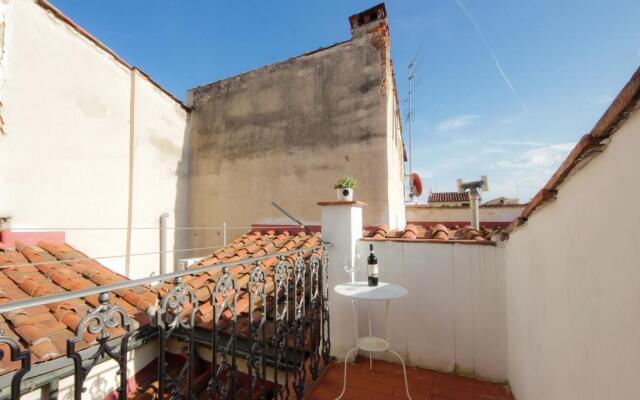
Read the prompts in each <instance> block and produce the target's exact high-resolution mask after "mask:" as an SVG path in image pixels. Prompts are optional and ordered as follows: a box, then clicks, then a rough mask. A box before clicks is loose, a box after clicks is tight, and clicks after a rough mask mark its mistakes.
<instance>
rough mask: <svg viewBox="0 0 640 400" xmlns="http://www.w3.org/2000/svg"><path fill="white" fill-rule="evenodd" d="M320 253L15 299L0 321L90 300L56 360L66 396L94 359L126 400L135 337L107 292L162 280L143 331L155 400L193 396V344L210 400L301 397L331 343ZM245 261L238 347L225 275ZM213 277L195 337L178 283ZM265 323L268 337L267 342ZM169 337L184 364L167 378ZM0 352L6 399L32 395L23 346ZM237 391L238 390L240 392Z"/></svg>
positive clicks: (186, 292)
mask: <svg viewBox="0 0 640 400" xmlns="http://www.w3.org/2000/svg"><path fill="white" fill-rule="evenodd" d="M330 245H331V244H330V243H324V244H322V245H320V246H314V247H306V248H303V249H300V250H295V251H289V252H283V253H275V254H274V253H272V254H267V255H264V256H260V257H253V258H247V259H243V260H239V261H235V262H228V263H220V264H215V265H210V266H204V267H198V268H192V269H189V270H187V271H178V272H173V273H169V274H165V275H161V276H153V277H147V278H141V279H134V280H129V281H124V282H118V283H115V284H110V285H104V286H100V287H92V288H88V289H83V290H79V291H74V292H66V293H60V294H55V295H49V296H43V297H38V298H32V299H28V300H24V301H15V302H11V303H7V304H1V305H0V313H2V314H4V313H8V312H12V311H18V310H21V309H25V308H28V307H34V306H38V305H45V304H50V303H55V302H60V301H65V300H71V299H75V298H81V297H86V296H90V295H96V294H98V295H99V296H98V300H99V306H98V307H96V308H94V309H93V310H91V311H90V312H89V313H88V314H87V315H86V316H84V317H83V318H82V319H81V321H80V323H79V324H78V326H77V328H76V330H75V337H73V338H70V339H68V341H67V352H66V357H67V358H69V359H71V360H72V365H73V376H74V398H75V399H76V400H79V399H81V398H82V393H83V392H84V391H85V381H86V380H87V378H88V377H89V374H90V372H91V370H92V369H93V368H94V367H95V366H96V365H97V364H98V363H99V362H101V361H102V360H106V359H111V360H113V361H115V362H116V363H117V364H118V368H119V369H118V371H117V375H118V377H119V383H118V387H117V396H118V398H119V399H121V400H123V399H126V398H127V396H128V395H130V394H131V393H128V392H127V390H128V389H127V382H128V379H127V378H128V377H127V356H128V351H129V350H130V348H129V339H130V338H131V337H132V335H133V334H134V333H136V332H135V328H134V325H135V324H134V321H133V319H132V318H131V316H129V315H128V314H127V312H126V311H125V310H124V309H123V308H122V307H121V306H119V305H117V303H115V302H112V301H111V299H110V296H111V294H110V293H111V292H112V291H116V290H119V289H124V288H127V287H132V286H137V285H141V284H150V283H157V282H158V281H161V282H162V281H164V282H170V281H172V282H173V284H174V285H173V287H172V288H171V290H169V291H168V292H166V293H165V294H164V295H163V296H162V297H161V298H159V299H158V303H157V309H156V311H155V315H154V316H153V322H152V324H151V327H150V328H149V327H148V328H145V329H146V331H147V332H151V334H152V335H156V336H157V337H158V343H159V348H158V369H157V379H158V391H157V394H158V398H159V399H165V398H171V399H189V400H190V399H193V398H195V396H196V394H197V393H194V392H193V384H194V366H195V357H196V345H205V346H210V348H211V354H212V355H211V359H210V360H207V361H209V362H210V363H211V365H210V374H211V379H210V381H209V385H208V388H207V390H208V392H209V394H210V395H211V397H212V398H215V399H234V398H235V396H236V393H237V392H238V390H239V389H243V390H244V393H247V394H248V398H249V399H287V398H289V397H293V395H295V397H296V398H297V399H301V398H302V396H303V395H304V391H305V388H306V387H307V386H308V385H309V384H310V383H312V382H313V381H315V380H316V379H317V378H318V376H319V373H320V371H321V368H322V367H324V366H326V365H327V364H328V362H329V354H330V347H331V341H330V336H329V335H330V327H329V304H328V302H329V298H328V296H329V290H328V287H327V280H328V271H327V269H328V268H327V266H328V257H327V251H326V250H327V246H330ZM274 256H277V257H278V262H277V264H276V265H275V268H273V269H272V270H269V271H267V270H265V269H264V268H263V267H261V261H263V260H265V259H269V258H273V257H274ZM71 261H72V260H71ZM249 263H250V264H251V271H250V275H249V279H248V282H247V283H246V286H245V287H244V288H243V289H244V290H246V293H248V297H249V313H248V335H247V337H246V338H245V339H243V340H240V339H239V335H238V326H237V322H238V310H237V309H236V306H237V299H238V293H239V291H240V287H239V286H238V282H237V280H236V279H235V278H234V276H233V275H232V274H231V273H230V271H229V269H230V268H231V267H233V266H237V265H247V264H249ZM215 269H221V270H222V273H221V275H220V276H219V277H218V279H217V281H216V282H215V288H214V290H212V293H211V298H210V299H211V302H212V305H213V321H212V327H211V331H210V333H204V332H202V331H200V332H199V334H198V335H197V337H196V334H195V333H196V330H197V327H196V321H195V316H196V310H197V309H198V306H199V301H198V298H197V297H196V295H195V293H194V291H193V289H192V288H191V287H190V286H189V285H188V284H187V283H185V282H184V281H183V279H182V277H183V276H185V275H192V274H198V273H202V272H206V271H211V270H215ZM290 306H291V308H290ZM223 316H224V318H223ZM269 317H271V318H270V319H271V320H272V321H273V332H272V334H271V337H269V336H268V335H267V320H268V319H269ZM87 338H91V340H90V342H91V343H90V344H91V346H90V347H89V348H88V349H87V348H84V349H79V348H78V347H79V346H78V344H79V343H81V342H83V341H85V344H86V341H87V340H88V339H87ZM172 338H176V339H178V340H181V341H182V342H183V343H184V346H183V347H184V349H185V352H184V356H185V359H186V362H185V363H184V364H183V365H182V366H181V367H180V368H179V370H178V372H177V373H174V374H171V373H170V372H169V371H168V370H167V368H165V366H166V362H167V361H166V357H167V354H168V343H169V341H170V340H171V339H172ZM241 341H242V343H240V342H241ZM0 344H5V346H4V348H7V347H8V349H9V350H10V351H8V352H6V353H5V352H3V351H2V347H0V360H4V358H5V357H9V358H10V360H11V361H13V362H16V361H19V362H20V366H19V367H18V368H17V369H16V370H15V371H14V372H12V374H13V375H12V376H11V383H10V387H11V391H10V397H11V399H12V400H17V399H19V398H20V395H21V393H24V392H27V391H29V390H31V389H33V387H32V386H31V385H28V386H29V387H26V385H24V383H23V382H22V381H23V379H24V378H25V376H26V375H28V373H29V371H30V370H31V368H32V365H31V354H30V352H29V350H28V348H25V347H24V346H21V345H20V343H19V342H18V341H16V340H15V339H14V338H12V337H10V336H8V335H5V334H4V333H2V332H0ZM85 347H86V346H85ZM239 358H244V359H246V366H247V369H246V372H245V373H244V376H243V379H242V380H240V379H238V378H239V375H240V374H241V372H240V371H239V368H238V363H237V361H238V359H239ZM321 363H322V365H321ZM268 368H269V370H270V371H271V372H272V373H271V379H269V378H268V376H267V369H268ZM241 381H242V383H241ZM241 385H244V387H242V388H240V387H239V386H241ZM291 391H293V393H290V392H291Z"/></svg>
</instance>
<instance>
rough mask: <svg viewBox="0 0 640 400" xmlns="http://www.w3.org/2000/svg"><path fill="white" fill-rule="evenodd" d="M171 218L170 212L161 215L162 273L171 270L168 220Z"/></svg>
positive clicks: (160, 271) (160, 270)
mask: <svg viewBox="0 0 640 400" xmlns="http://www.w3.org/2000/svg"><path fill="white" fill-rule="evenodd" d="M168 219H169V213H164V214H162V215H161V216H160V268H159V273H160V275H162V274H166V273H167V272H169V266H168V265H167V254H166V251H167V248H168V247H169V243H168V238H167V221H168Z"/></svg>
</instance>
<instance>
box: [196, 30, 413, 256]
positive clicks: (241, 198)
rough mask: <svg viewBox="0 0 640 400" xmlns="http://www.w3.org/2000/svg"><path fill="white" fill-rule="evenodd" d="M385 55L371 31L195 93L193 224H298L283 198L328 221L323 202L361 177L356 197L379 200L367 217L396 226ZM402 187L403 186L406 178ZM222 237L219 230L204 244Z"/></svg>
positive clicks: (302, 214)
mask: <svg viewBox="0 0 640 400" xmlns="http://www.w3.org/2000/svg"><path fill="white" fill-rule="evenodd" d="M385 54H388V52H387V53H385ZM381 57H383V56H382V55H381V52H380V51H379V50H378V49H377V48H376V47H375V46H374V45H373V44H372V41H371V38H370V37H369V36H366V35H365V36H358V37H355V38H354V39H352V40H350V41H348V42H344V43H341V44H338V45H335V46H333V47H331V48H327V49H324V50H321V51H318V52H315V53H312V54H308V55H304V56H301V57H298V58H294V59H290V60H288V61H285V62H282V63H277V64H274V65H271V66H267V67H264V68H260V69H258V70H254V71H250V72H247V73H245V74H242V75H239V76H237V77H234V78H230V79H227V80H224V81H220V82H217V83H214V84H211V85H207V86H202V87H199V88H195V89H193V90H192V91H191V92H190V93H189V95H190V104H193V106H194V111H193V112H192V117H191V127H192V130H191V132H192V136H191V143H192V146H191V149H192V160H191V191H190V204H191V210H192V214H191V220H192V221H198V223H201V224H207V225H220V224H221V223H222V222H226V223H227V224H228V225H229V226H248V225H251V224H270V223H271V224H273V223H285V224H290V223H291V221H290V220H289V219H287V218H286V217H285V216H283V215H282V214H281V213H280V212H279V211H278V210H276V209H275V208H273V207H272V206H271V204H270V203H271V202H272V201H275V202H277V203H279V204H280V205H282V206H283V207H284V208H286V209H287V210H289V211H290V212H291V213H292V214H293V215H295V216H296V217H297V218H299V219H301V220H302V221H304V222H305V223H307V224H318V223H319V222H320V212H319V209H318V207H316V202H317V201H319V200H332V199H335V190H334V188H333V184H334V183H335V181H336V180H337V179H338V178H339V177H341V176H343V175H351V176H354V177H355V178H356V179H357V180H358V183H359V187H358V189H357V191H356V198H357V199H359V200H363V201H366V202H367V203H369V207H368V215H369V216H370V217H369V218H368V220H367V221H366V222H365V223H372V224H373V223H381V222H387V223H388V222H389V203H390V195H389V190H390V186H389V184H388V179H387V178H388V170H389V168H390V167H389V165H388V150H387V146H388V136H389V135H390V134H391V131H390V130H388V110H387V108H388V104H390V101H389V94H390V93H391V92H389V91H388V88H389V86H390V84H384V80H385V74H384V73H383V72H384V71H382V70H381ZM385 57H386V56H385ZM385 62H387V61H386V60H385V59H384V57H383V58H382V64H384V63H385ZM401 147H402V145H401V142H400V146H399V147H398V146H396V149H395V151H396V152H398V154H402V148H401ZM398 157H400V156H398ZM396 158H397V157H396ZM395 165H396V166H397V163H396V164H395ZM401 173H402V172H401V171H400V172H399V173H395V174H394V178H395V179H401ZM397 186H398V187H399V190H400V191H401V190H402V189H401V188H402V183H401V180H400V184H398V185H397ZM401 195H402V194H401V192H400V196H401ZM393 201H394V202H397V200H395V198H394V200H393ZM397 208H398V207H395V208H394V212H397ZM400 212H402V210H400ZM396 219H397V218H396ZM241 232H242V231H231V232H230V235H231V237H233V235H234V234H238V233H241ZM216 240H219V236H218V235H217V234H216V233H213V232H212V233H209V234H204V235H202V236H200V237H199V238H197V240H196V243H195V244H196V245H197V244H203V243H211V242H214V241H216Z"/></svg>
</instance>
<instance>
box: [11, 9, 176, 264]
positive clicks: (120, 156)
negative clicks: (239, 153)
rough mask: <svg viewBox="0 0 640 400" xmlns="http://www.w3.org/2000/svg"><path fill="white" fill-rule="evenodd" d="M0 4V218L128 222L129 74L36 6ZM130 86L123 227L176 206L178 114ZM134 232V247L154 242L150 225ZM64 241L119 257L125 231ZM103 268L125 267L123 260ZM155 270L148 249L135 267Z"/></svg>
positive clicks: (43, 224) (153, 93) (37, 222)
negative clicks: (0, 36) (0, 28)
mask: <svg viewBox="0 0 640 400" xmlns="http://www.w3.org/2000/svg"><path fill="white" fill-rule="evenodd" d="M0 7H1V11H0V15H2V16H3V18H4V41H3V43H2V46H3V47H2V52H1V53H0V54H2V59H1V60H0V72H1V74H2V76H1V77H0V101H1V102H2V107H1V108H0V116H1V117H2V119H3V121H4V127H3V129H4V132H5V135H1V136H0V215H2V216H11V217H13V220H12V222H13V226H14V227H30V228H60V227H127V223H128V206H129V173H130V166H129V156H130V152H129V144H130V143H129V142H130V138H131V136H130V134H131V131H130V121H131V120H132V115H131V103H130V102H131V96H132V79H131V74H132V71H131V70H130V69H129V68H128V67H127V66H126V65H123V64H122V63H120V62H118V61H116V60H115V59H114V57H113V56H111V55H110V54H108V53H107V52H105V51H104V50H102V49H100V48H98V47H97V46H96V45H95V44H94V43H92V42H90V41H89V40H88V39H87V38H85V37H84V36H82V35H80V34H79V33H78V32H76V31H75V30H73V29H72V28H71V27H70V26H68V25H67V24H65V23H64V22H62V21H60V20H59V19H57V18H56V17H54V16H53V15H52V14H51V13H50V12H48V11H46V10H45V9H43V8H42V7H40V6H38V5H37V4H35V3H34V2H33V1H30V0H28V1H19V0H12V1H8V2H3V3H2V4H1V5H0ZM135 81H136V85H135V86H136V87H137V91H135V104H134V108H133V110H134V118H133V120H134V121H135V126H134V146H135V148H134V151H135V153H134V166H135V167H134V172H133V177H134V190H133V207H134V210H133V223H132V224H133V225H134V226H135V225H144V226H157V218H158V216H159V215H160V214H161V213H162V212H167V211H168V212H170V213H172V214H173V215H175V214H176V209H177V208H178V209H179V208H180V207H181V206H182V204H181V202H177V201H176V197H177V195H176V192H177V186H178V185H179V184H181V183H182V176H183V174H182V173H181V172H180V171H183V170H184V169H183V168H181V164H180V159H181V158H182V156H183V155H182V149H183V143H184V132H185V127H186V118H187V113H186V111H185V110H184V109H181V108H180V107H178V104H177V103H176V102H175V101H174V100H172V99H171V98H170V97H168V96H167V95H166V94H164V93H162V92H160V91H159V90H158V89H157V88H155V87H153V86H152V85H151V83H150V82H149V81H147V80H146V78H144V77H142V76H137V77H136V80H135ZM185 207H186V206H185ZM178 211H180V212H183V213H184V211H182V210H180V209H179V210H178ZM132 239H133V242H132V246H131V248H132V250H133V251H144V250H156V249H157V247H155V245H157V243H158V239H157V232H156V233H155V234H151V233H149V234H147V233H136V234H134V235H133V238H132ZM67 241H68V242H69V243H71V244H72V245H74V246H76V247H77V248H79V249H81V250H82V251H84V252H86V253H87V254H89V255H90V256H106V255H115V254H124V253H125V252H126V247H127V246H126V242H127V234H126V230H92V231H68V232H67ZM104 264H106V265H108V266H110V267H111V268H113V269H114V270H116V271H119V272H125V262H124V259H122V258H120V259H115V260H104ZM157 266H158V257H157V256H155V257H146V258H144V259H134V260H133V261H132V268H131V269H132V274H133V275H134V276H140V275H148V274H150V273H151V272H152V271H154V270H156V269H157Z"/></svg>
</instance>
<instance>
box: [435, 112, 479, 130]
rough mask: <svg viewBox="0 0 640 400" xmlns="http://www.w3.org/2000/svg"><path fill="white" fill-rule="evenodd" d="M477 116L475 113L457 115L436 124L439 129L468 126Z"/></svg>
mask: <svg viewBox="0 0 640 400" xmlns="http://www.w3.org/2000/svg"><path fill="white" fill-rule="evenodd" d="M476 118H478V116H477V115H470V114H466V115H460V116H459V117H455V118H450V119H445V120H444V121H441V122H440V123H439V124H438V130H439V131H452V130H455V129H461V128H464V127H466V126H469V125H470V124H471V122H472V121H473V120H474V119H476Z"/></svg>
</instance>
